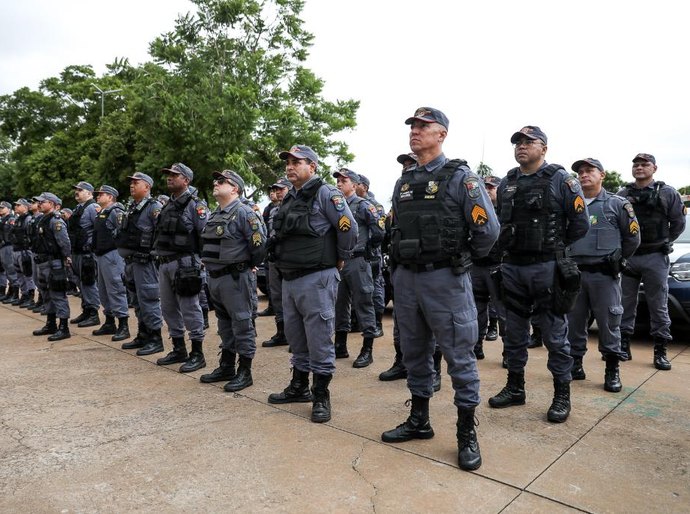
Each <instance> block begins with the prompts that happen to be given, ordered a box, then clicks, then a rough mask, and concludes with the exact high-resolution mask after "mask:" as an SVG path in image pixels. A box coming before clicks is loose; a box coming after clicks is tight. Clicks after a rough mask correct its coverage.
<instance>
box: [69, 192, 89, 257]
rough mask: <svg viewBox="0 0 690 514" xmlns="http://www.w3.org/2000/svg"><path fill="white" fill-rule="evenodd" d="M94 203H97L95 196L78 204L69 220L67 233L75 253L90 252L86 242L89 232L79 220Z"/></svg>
mask: <svg viewBox="0 0 690 514" xmlns="http://www.w3.org/2000/svg"><path fill="white" fill-rule="evenodd" d="M92 203H96V202H95V201H94V199H93V198H92V199H90V200H87V201H86V202H84V203H83V204H81V205H79V206H77V208H76V209H74V212H73V213H72V216H71V217H70V219H69V220H68V221H67V233H68V234H69V240H70V243H71V244H72V252H73V253H85V252H87V253H88V252H89V250H90V249H89V248H87V244H86V243H87V241H88V239H89V234H88V232H87V230H86V229H85V228H83V227H80V226H79V222H80V221H81V217H82V216H83V215H84V211H85V210H86V208H87V207H88V206H89V205H91V204H92Z"/></svg>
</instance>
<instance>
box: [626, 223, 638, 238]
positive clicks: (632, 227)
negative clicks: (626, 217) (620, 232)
mask: <svg viewBox="0 0 690 514" xmlns="http://www.w3.org/2000/svg"><path fill="white" fill-rule="evenodd" d="M628 229H629V230H630V233H631V234H633V235H635V234H637V233H638V232H639V231H640V225H639V224H638V223H637V221H635V220H632V221H631V222H630V225H628Z"/></svg>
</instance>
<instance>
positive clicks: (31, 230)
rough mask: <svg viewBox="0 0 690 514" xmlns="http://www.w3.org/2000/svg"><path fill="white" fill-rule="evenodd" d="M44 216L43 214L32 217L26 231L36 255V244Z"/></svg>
mask: <svg viewBox="0 0 690 514" xmlns="http://www.w3.org/2000/svg"><path fill="white" fill-rule="evenodd" d="M43 216H44V214H43V213H41V212H37V213H36V214H34V215H33V216H32V217H31V220H30V221H29V225H28V226H27V230H26V232H27V234H28V236H29V240H30V241H31V244H30V248H31V250H33V252H34V253H36V242H37V240H38V223H39V222H40V221H41V220H42V219H43Z"/></svg>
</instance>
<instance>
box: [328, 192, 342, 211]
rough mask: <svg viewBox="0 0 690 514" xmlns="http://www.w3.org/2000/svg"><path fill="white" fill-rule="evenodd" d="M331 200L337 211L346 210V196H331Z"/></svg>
mask: <svg viewBox="0 0 690 514" xmlns="http://www.w3.org/2000/svg"><path fill="white" fill-rule="evenodd" d="M331 202H333V207H335V210H336V211H344V210H345V198H344V197H343V195H341V194H337V195H333V196H331Z"/></svg>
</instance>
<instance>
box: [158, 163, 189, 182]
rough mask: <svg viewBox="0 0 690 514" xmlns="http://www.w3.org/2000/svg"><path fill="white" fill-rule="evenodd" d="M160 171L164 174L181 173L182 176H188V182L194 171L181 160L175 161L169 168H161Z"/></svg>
mask: <svg viewBox="0 0 690 514" xmlns="http://www.w3.org/2000/svg"><path fill="white" fill-rule="evenodd" d="M161 172H162V173H165V174H168V173H177V174H179V175H182V176H183V177H186V178H188V179H189V181H190V182H191V181H192V180H193V179H194V172H193V171H192V170H191V169H190V168H189V166H187V165H186V164H183V163H181V162H176V163H175V164H173V165H172V166H170V167H169V168H163V169H162V170H161Z"/></svg>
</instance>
